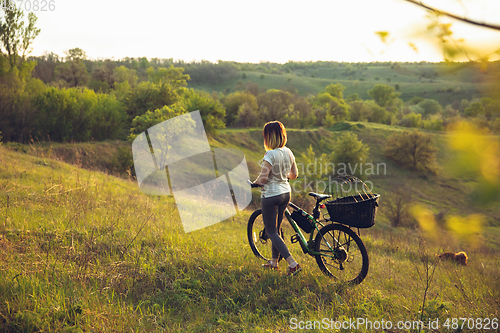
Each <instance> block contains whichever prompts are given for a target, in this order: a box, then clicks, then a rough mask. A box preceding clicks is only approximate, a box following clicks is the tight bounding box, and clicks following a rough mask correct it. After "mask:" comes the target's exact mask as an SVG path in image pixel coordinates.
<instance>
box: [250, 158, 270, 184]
mask: <svg viewBox="0 0 500 333" xmlns="http://www.w3.org/2000/svg"><path fill="white" fill-rule="evenodd" d="M270 171H271V163H269V162H268V161H264V163H262V169H261V170H260V175H259V177H257V179H256V180H255V181H254V183H255V184H259V185H264V184H265V183H266V182H267V177H269V172H270Z"/></svg>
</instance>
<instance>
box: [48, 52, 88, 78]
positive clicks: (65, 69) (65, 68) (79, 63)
mask: <svg viewBox="0 0 500 333" xmlns="http://www.w3.org/2000/svg"><path fill="white" fill-rule="evenodd" d="M65 54H66V62H65V63H62V64H60V65H58V66H57V67H56V76H57V77H58V78H60V79H63V80H64V81H66V82H67V83H68V85H69V87H81V86H85V85H86V84H87V82H88V81H89V73H88V71H87V66H86V65H85V62H84V60H85V59H87V54H86V53H85V51H83V50H82V49H80V48H78V47H77V48H74V49H70V50H67V51H66V52H65Z"/></svg>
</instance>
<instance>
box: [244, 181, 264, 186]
mask: <svg viewBox="0 0 500 333" xmlns="http://www.w3.org/2000/svg"><path fill="white" fill-rule="evenodd" d="M247 183H248V184H250V186H252V187H262V185H259V184H257V183H252V182H251V181H250V180H247Z"/></svg>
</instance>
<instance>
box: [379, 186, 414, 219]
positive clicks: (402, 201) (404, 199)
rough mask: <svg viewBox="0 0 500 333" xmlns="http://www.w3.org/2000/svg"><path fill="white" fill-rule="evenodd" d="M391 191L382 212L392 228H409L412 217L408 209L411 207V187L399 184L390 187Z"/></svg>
mask: <svg viewBox="0 0 500 333" xmlns="http://www.w3.org/2000/svg"><path fill="white" fill-rule="evenodd" d="M390 188H391V191H390V192H389V193H387V195H386V197H387V200H386V201H385V204H384V208H383V212H384V214H385V216H387V218H388V219H389V221H390V222H391V225H392V226H393V227H399V226H405V225H408V226H411V225H412V221H413V219H412V216H411V214H410V208H411V206H412V205H413V200H412V187H411V186H410V185H408V184H401V183H399V182H397V183H395V184H391V185H390Z"/></svg>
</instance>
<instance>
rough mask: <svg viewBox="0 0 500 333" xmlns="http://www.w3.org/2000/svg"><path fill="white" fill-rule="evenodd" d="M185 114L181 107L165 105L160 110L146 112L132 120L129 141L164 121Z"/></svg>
mask: <svg viewBox="0 0 500 333" xmlns="http://www.w3.org/2000/svg"><path fill="white" fill-rule="evenodd" d="M185 113H187V111H186V109H185V108H184V107H183V106H181V105H171V106H167V105H165V106H164V107H162V108H159V109H156V110H154V111H147V112H145V113H144V114H142V115H140V116H137V117H135V118H134V120H132V127H131V128H130V136H129V139H130V140H133V139H135V138H136V137H137V135H139V134H141V133H142V132H144V131H146V130H148V129H149V128H151V127H153V126H154V125H157V124H159V123H161V122H164V121H165V120H168V119H170V118H174V117H177V116H180V115H182V114H185Z"/></svg>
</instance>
